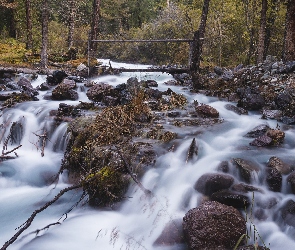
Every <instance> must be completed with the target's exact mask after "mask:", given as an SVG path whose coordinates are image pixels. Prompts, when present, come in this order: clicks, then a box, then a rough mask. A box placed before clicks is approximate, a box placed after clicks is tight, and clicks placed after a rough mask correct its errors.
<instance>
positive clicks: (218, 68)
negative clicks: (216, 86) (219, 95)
mask: <svg viewBox="0 0 295 250" xmlns="http://www.w3.org/2000/svg"><path fill="white" fill-rule="evenodd" d="M213 70H214V73H215V74H217V75H219V76H221V75H222V74H223V72H224V69H223V68H221V67H218V66H215V67H214V69H213Z"/></svg>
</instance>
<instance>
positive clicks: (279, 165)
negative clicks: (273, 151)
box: [267, 156, 291, 174]
mask: <svg viewBox="0 0 295 250" xmlns="http://www.w3.org/2000/svg"><path fill="white" fill-rule="evenodd" d="M267 166H268V167H269V168H275V169H277V170H278V171H279V172H280V173H281V174H289V173H290V171H291V170H290V167H289V166H288V165H287V164H285V163H284V162H283V161H282V160H281V159H280V158H278V157H276V156H272V157H270V158H269V160H268V162H267Z"/></svg>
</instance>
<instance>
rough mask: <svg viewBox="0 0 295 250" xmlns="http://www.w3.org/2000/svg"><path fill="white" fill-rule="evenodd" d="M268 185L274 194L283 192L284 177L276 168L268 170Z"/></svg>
mask: <svg viewBox="0 0 295 250" xmlns="http://www.w3.org/2000/svg"><path fill="white" fill-rule="evenodd" d="M266 183H267V185H268V188H269V190H271V191H273V192H281V189H282V175H281V173H280V172H279V171H278V170H277V169H276V168H267V169H266Z"/></svg>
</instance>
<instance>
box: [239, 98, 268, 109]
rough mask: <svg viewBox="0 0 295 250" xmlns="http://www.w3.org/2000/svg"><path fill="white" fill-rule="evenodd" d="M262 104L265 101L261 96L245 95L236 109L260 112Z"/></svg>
mask: <svg viewBox="0 0 295 250" xmlns="http://www.w3.org/2000/svg"><path fill="white" fill-rule="evenodd" d="M264 104H265V101H264V98H263V97H262V96H261V94H247V95H246V96H244V97H243V98H242V99H240V100H239V101H238V107H242V108H244V109H247V110H260V109H261V108H262V107H263V106H264Z"/></svg>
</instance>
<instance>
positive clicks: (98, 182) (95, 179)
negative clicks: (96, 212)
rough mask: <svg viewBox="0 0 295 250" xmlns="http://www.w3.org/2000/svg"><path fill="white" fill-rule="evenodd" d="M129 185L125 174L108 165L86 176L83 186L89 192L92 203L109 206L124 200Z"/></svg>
mask: <svg viewBox="0 0 295 250" xmlns="http://www.w3.org/2000/svg"><path fill="white" fill-rule="evenodd" d="M128 185H129V181H128V179H127V177H126V176H125V175H124V174H122V173H120V172H118V171H116V170H114V169H112V167H109V166H106V167H103V168H102V169H101V170H99V171H98V172H96V173H91V174H89V175H88V176H86V178H85V181H84V184H83V187H84V189H85V190H86V191H87V193H88V194H89V203H90V205H95V206H107V205H112V204H113V203H115V202H117V201H120V200H122V199H123V198H124V194H125V192H126V190H127V188H128Z"/></svg>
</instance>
